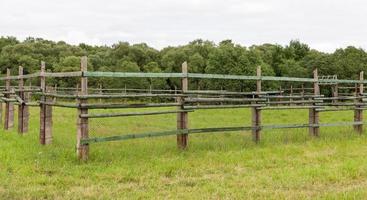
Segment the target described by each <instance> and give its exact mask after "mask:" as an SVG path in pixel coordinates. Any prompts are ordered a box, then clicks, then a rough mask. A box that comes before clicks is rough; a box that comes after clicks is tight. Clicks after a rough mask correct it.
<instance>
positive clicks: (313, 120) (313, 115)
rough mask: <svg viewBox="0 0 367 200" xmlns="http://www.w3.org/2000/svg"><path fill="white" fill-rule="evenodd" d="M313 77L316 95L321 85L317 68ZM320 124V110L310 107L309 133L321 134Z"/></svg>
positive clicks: (318, 93) (313, 134)
mask: <svg viewBox="0 0 367 200" xmlns="http://www.w3.org/2000/svg"><path fill="white" fill-rule="evenodd" d="M313 78H314V82H313V91H314V95H315V96H316V95H320V87H319V82H318V73H317V69H314V70H313ZM314 98H315V97H314ZM314 98H313V99H314ZM315 105H316V104H315V103H313V106H315ZM318 124H319V111H317V109H316V108H310V109H309V125H310V127H309V133H310V135H312V136H319V127H318V126H317V125H318Z"/></svg>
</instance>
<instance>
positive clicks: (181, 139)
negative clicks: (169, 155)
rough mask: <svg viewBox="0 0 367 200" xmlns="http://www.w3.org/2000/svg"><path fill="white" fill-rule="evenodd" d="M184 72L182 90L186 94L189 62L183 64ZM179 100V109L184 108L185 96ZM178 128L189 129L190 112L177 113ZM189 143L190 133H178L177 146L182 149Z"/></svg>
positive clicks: (178, 98)
mask: <svg viewBox="0 0 367 200" xmlns="http://www.w3.org/2000/svg"><path fill="white" fill-rule="evenodd" d="M182 74H183V77H182V78H181V90H182V94H185V93H186V92H187V90H188V77H187V62H184V63H183V64H182ZM177 102H178V103H179V104H180V106H179V109H180V110H184V104H185V98H184V97H177ZM177 129H178V130H186V129H188V113H187V112H179V113H177ZM187 143H188V134H187V133H181V134H178V135H177V147H178V148H180V149H185V148H186V147H187Z"/></svg>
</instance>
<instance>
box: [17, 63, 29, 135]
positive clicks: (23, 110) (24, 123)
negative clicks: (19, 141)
mask: <svg viewBox="0 0 367 200" xmlns="http://www.w3.org/2000/svg"><path fill="white" fill-rule="evenodd" d="M18 74H19V83H18V85H19V98H20V99H21V100H23V102H19V106H18V133H19V134H23V133H25V132H27V131H28V119H29V109H28V106H27V105H26V103H27V102H28V96H27V95H26V94H25V93H24V79H23V67H22V66H19V73H18Z"/></svg>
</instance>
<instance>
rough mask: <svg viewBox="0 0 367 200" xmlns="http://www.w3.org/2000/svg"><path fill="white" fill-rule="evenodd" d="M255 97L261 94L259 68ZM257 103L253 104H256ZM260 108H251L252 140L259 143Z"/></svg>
mask: <svg viewBox="0 0 367 200" xmlns="http://www.w3.org/2000/svg"><path fill="white" fill-rule="evenodd" d="M256 76H257V80H256V97H257V98H259V96H260V93H261V66H258V67H257V69H256ZM257 103H258V102H255V104H257ZM259 108H261V107H260V106H253V107H252V139H253V140H254V141H255V142H259V141H260V138H261V110H260V109H259Z"/></svg>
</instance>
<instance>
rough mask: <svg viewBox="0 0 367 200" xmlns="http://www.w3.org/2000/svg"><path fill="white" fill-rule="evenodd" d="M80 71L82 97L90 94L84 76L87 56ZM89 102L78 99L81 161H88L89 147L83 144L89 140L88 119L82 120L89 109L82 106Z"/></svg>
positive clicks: (86, 67)
mask: <svg viewBox="0 0 367 200" xmlns="http://www.w3.org/2000/svg"><path fill="white" fill-rule="evenodd" d="M80 70H81V72H82V75H81V78H80V95H87V94H88V78H87V77H85V76H84V72H86V71H87V70H88V60H87V57H86V56H83V57H82V58H81V64H80ZM87 102H88V100H87V99H84V98H78V104H79V108H78V116H77V144H76V145H77V146H76V149H77V156H78V159H79V160H83V161H86V160H88V155H89V145H88V144H84V143H82V140H83V139H88V138H89V132H88V131H89V128H88V118H84V117H83V118H82V117H81V115H82V114H88V109H87V108H82V107H81V106H80V105H81V104H85V103H87Z"/></svg>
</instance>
